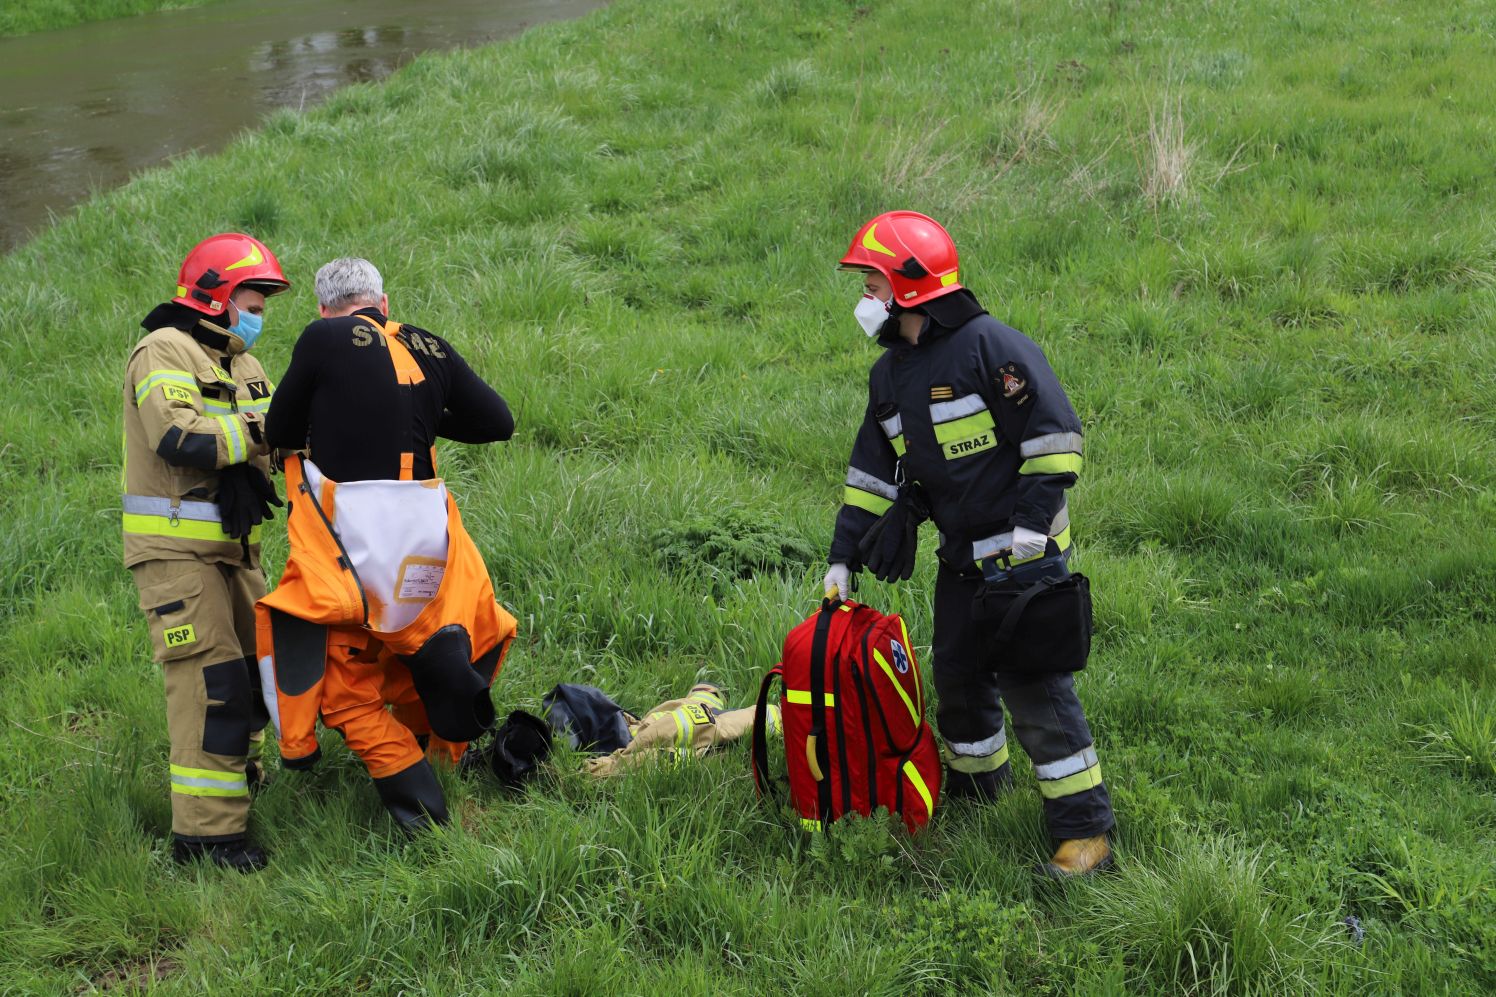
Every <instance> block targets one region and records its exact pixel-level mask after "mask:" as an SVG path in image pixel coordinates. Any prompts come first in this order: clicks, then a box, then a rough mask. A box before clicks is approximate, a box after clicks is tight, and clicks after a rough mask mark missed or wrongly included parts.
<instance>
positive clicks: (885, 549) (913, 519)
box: [857, 484, 930, 582]
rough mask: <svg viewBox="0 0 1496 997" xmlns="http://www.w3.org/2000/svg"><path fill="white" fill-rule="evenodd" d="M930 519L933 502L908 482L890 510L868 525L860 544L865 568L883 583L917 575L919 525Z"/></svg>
mask: <svg viewBox="0 0 1496 997" xmlns="http://www.w3.org/2000/svg"><path fill="white" fill-rule="evenodd" d="M929 518H930V503H929V500H928V499H927V498H926V497H925V491H924V489H923V488H921V487H920V486H919V485H918V484H908V485H904V486H903V487H902V488H900V489H899V497H898V498H897V499H895V500H894V503H893V505H892V506H890V507H889V509H888V511H887V512H885V513H884V514H883V515H882V516H880V517H879V518H878V521H877V522H876V523H874V524H873V525H872V526H870V527H869V528H868V531H867V533H866V534H864V535H863V537H862V541H861V542H860V543H859V544H858V545H857V549H858V552H859V553H860V555H861V557H862V564H863V567H865V568H867V570H868V571H870V572H872V574H873V577H874V578H876V579H878V580H879V581H880V582H902V581H905V580H906V579H908V578H909V576H910V575H912V574H914V555H915V554H916V553H917V552H918V550H919V524H920V523H923V522H924V521H925V520H927V519H929Z"/></svg>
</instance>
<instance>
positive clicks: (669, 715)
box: [584, 683, 779, 777]
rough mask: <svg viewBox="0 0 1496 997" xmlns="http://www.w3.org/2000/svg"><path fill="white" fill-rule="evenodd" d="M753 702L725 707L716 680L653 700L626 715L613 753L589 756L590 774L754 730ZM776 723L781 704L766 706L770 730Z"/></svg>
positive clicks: (707, 746) (701, 748) (702, 749)
mask: <svg viewBox="0 0 1496 997" xmlns="http://www.w3.org/2000/svg"><path fill="white" fill-rule="evenodd" d="M753 712H754V708H753V707H751V706H748V707H744V708H743V709H741V710H729V709H727V708H726V706H725V705H724V704H723V702H722V693H721V692H720V691H719V690H718V689H717V687H716V686H714V685H707V684H705V683H702V684H699V685H694V686H692V687H691V691H690V692H689V693H687V695H686V697H685V698H684V699H670V700H666V701H665V702H663V703H661V704H660V705H659V706H656V707H655V708H654V709H652V710H650V711H649V712H648V713H646V714H644V717H643V719H638V718H635V717H629V718H628V728H629V734H630V735H631V737H632V738H633V739H632V740H631V741H629V743H628V744H627V745H625V746H624V747H622V748H619V749H618V750H616V751H614V752H612V753H611V754H607V755H602V756H600V757H598V758H589V759H587V762H586V764H585V765H584V768H585V770H586V772H587V774H588V775H594V776H600V777H601V776H614V775H623V774H624V773H626V772H628V771H629V770H630V769H633V768H636V767H638V766H639V765H640V764H642V763H644V762H647V761H649V760H650V759H651V758H660V757H671V758H684V757H685V756H686V755H693V756H696V757H698V758H699V757H700V756H702V755H705V754H706V753H707V752H709V751H711V750H713V749H714V748H718V747H720V746H722V745H724V744H727V743H729V742H731V741H736V740H737V739H738V738H740V737H742V736H744V735H745V734H751V733H752V732H753ZM778 729H779V707H777V706H770V707H769V730H770V731H771V732H772V731H777V730H778Z"/></svg>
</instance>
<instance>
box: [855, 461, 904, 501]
mask: <svg viewBox="0 0 1496 997" xmlns="http://www.w3.org/2000/svg"><path fill="white" fill-rule="evenodd" d="M847 484H848V485H850V486H851V487H853V488H861V489H862V490H863V491H865V492H872V493H873V494H874V495H881V496H883V497H884V498H886V499H888V500H889V501H890V502H892V501H893V500H894V499H896V498H898V497H899V489H898V486H897V485H890V484H889V483H888V482H886V481H884V480H883V479H882V478H875V477H873V476H872V475H871V474H868V473H867V472H866V471H863V470H859V469H858V468H855V467H849V468H847Z"/></svg>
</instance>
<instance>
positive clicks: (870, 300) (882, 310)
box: [852, 294, 888, 336]
mask: <svg viewBox="0 0 1496 997" xmlns="http://www.w3.org/2000/svg"><path fill="white" fill-rule="evenodd" d="M852 314H853V315H856V316H857V324H858V325H860V326H862V331H863V332H865V333H867V334H868V335H869V336H876V335H877V334H878V330H879V329H881V328H883V323H884V322H887V321H888V302H886V301H879V300H878V299H877V298H875V297H873V296H872V295H871V294H864V295H863V296H862V300H861V301H859V302H857V308H856V309H855V310H854V311H853V312H852Z"/></svg>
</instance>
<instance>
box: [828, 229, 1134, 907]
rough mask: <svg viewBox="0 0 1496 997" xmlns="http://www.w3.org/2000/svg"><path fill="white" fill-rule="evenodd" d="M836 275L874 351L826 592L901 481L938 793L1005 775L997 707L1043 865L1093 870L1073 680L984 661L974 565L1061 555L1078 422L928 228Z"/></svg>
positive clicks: (842, 576)
mask: <svg viewBox="0 0 1496 997" xmlns="http://www.w3.org/2000/svg"><path fill="white" fill-rule="evenodd" d="M841 265H842V268H843V269H849V270H855V271H859V272H861V273H863V274H864V276H865V285H864V290H865V291H866V294H865V295H864V297H863V299H862V301H861V302H860V303H859V304H858V305H857V307H856V309H855V312H856V316H857V319H858V322H859V324H861V325H862V327H863V330H864V331H865V332H866V333H867V334H868V335H869V336H875V337H877V340H878V343H879V345H880V346H882V347H883V348H884V351H885V352H884V353H883V355H882V356H881V357H879V358H878V360H877V362H875V363H874V364H873V368H872V372H871V375H870V378H869V396H868V406H867V411H866V414H865V416H864V418H863V421H862V426H861V428H860V429H859V430H858V433H857V439H856V442H855V443H854V445H853V448H852V459H851V462H850V467H849V469H848V472H847V481H846V488H845V491H844V504H843V505H842V507H841V510H840V512H839V513H838V515H837V520H836V531H835V537H834V539H833V541H832V544H831V551H830V557H829V558H828V560H829V561H830V563H831V569H830V571H828V572H827V574H826V579H825V589H826V591H827V594H828V595H832V594H834V593H835V592H838V591H839V592H841V593H843V594H845V593H848V592H849V581H850V575H851V572H852V571H853V570H854V568H855V567H856V566H858V565H859V564H860V562H861V551H860V549H859V544H860V543H861V542H862V540H863V538H864V536H865V535H867V534H868V533H869V529H870V528H871V527H873V526H874V524H875V523H877V522H878V521H879V519H880V517H883V516H884V514H885V513H888V512H889V510H890V508H891V507H892V506H894V504H895V500H896V499H898V498H899V496H900V486H901V485H902V486H906V487H909V486H916V487H917V488H918V489H919V490H920V491H921V497H922V500H923V501H925V502H927V504H928V515H929V517H930V518H932V519H933V520H934V521H935V524H936V526H937V527H939V530H940V538H941V539H940V549H939V564H940V567H939V573H938V576H937V579H936V583H935V634H934V648H933V650H934V678H935V688H936V691H937V693H938V695H939V700H940V704H939V709H938V713H937V721H938V726H939V729H940V733H941V737H942V740H943V742H944V745H943V753H944V755H945V761H946V768H947V792H948V793H950V794H951V795H952V796H969V797H977V798H989V797H991V796H992V795H994V794H995V793H996V792H997V791H998V790H999V789H1000V788H1002V787H1003V786H1005V785H1006V784H1008V783H1009V782H1010V781H1011V778H1012V776H1011V768H1010V766H1009V763H1008V744H1007V736H1006V732H1005V730H1004V726H1003V704H1004V703H1006V704H1007V708H1008V711H1009V712H1010V713H1011V714H1012V716H1013V728H1014V733H1015V734H1016V735H1017V737H1018V741H1019V743H1020V744H1021V745H1022V746H1023V748H1024V750H1025V751H1026V752H1027V753H1028V755H1029V757H1030V759H1032V761H1033V763H1034V771H1035V773H1036V775H1037V776H1038V779H1039V789H1040V792H1041V794H1042V796H1043V798H1044V812H1045V818H1046V821H1047V824H1048V827H1049V831H1050V834H1051V836H1052V838H1053V839H1054V840H1055V842H1056V843H1057V848H1056V851H1055V854H1054V856H1053V858H1052V859H1051V860H1050V862H1048V863H1046V864H1045V865H1044V866H1043V871H1044V872H1045V873H1046V874H1047V875H1050V876H1054V877H1058V878H1065V877H1070V876H1077V875H1085V874H1088V873H1091V872H1094V871H1096V870H1098V869H1101V868H1104V867H1106V866H1108V865H1110V864H1111V861H1112V855H1111V849H1110V846H1109V844H1108V840H1107V833H1108V831H1110V829H1111V827H1112V824H1113V817H1112V808H1111V801H1110V798H1109V797H1108V794H1107V790H1106V785H1105V784H1104V783H1103V782H1102V780H1101V768H1100V765H1099V763H1098V761H1097V758H1096V751H1095V747H1094V745H1093V743H1092V739H1091V732H1090V729H1089V728H1088V727H1087V725H1086V719H1085V714H1084V713H1083V712H1082V710H1081V705H1080V701H1079V699H1077V698H1076V694H1075V686H1074V677H1073V674H1072V673H1070V672H1068V671H1065V672H1053V671H1046V670H1045V669H1044V668H1043V667H1042V663H1038V662H1035V663H1032V664H1033V667H1028V666H1029V665H1030V663H1028V662H1023V661H1014V660H1011V656H1007V657H1008V660H995V659H997V658H1000V657H1004V655H1001V654H999V653H997V652H996V651H995V649H994V640H993V637H994V634H995V632H996V629H997V624H996V623H995V622H992V621H987V620H980V619H977V618H975V617H974V616H973V613H972V606H973V599H974V598H975V597H976V596H977V594H978V592H979V590H980V589H981V588H982V585H983V572H982V564H983V562H984V561H988V560H989V559H992V558H1002V559H1003V563H1005V564H1010V565H1011V564H1022V563H1025V562H1031V561H1036V560H1038V559H1040V558H1044V557H1046V556H1047V557H1060V558H1061V559H1062V560H1064V561H1068V556H1069V549H1070V526H1069V513H1068V511H1067V509H1066V504H1065V490H1066V489H1067V488H1069V487H1070V486H1071V485H1073V484H1074V483H1075V480H1076V476H1077V474H1078V473H1079V472H1080V469H1081V452H1082V441H1081V426H1080V421H1079V419H1078V418H1077V417H1076V414H1075V410H1074V409H1073V408H1072V407H1071V405H1070V401H1069V399H1067V398H1066V396H1065V392H1064V389H1063V388H1061V387H1060V383H1059V381H1058V379H1057V378H1056V377H1055V374H1054V372H1053V370H1051V369H1050V366H1049V363H1048V361H1047V360H1046V359H1045V357H1044V354H1043V352H1041V351H1040V349H1039V347H1038V346H1036V345H1035V344H1034V343H1033V342H1032V341H1031V340H1030V339H1028V338H1027V337H1026V336H1024V335H1023V334H1021V333H1019V332H1017V331H1015V330H1013V329H1010V328H1008V327H1007V326H1006V325H1003V324H1002V323H1001V322H999V321H997V320H996V319H994V318H992V317H991V316H990V315H988V314H987V312H986V311H985V310H984V309H983V308H982V306H981V305H980V304H979V303H978V302H977V299H976V298H975V296H973V295H972V293H971V292H970V291H968V290H966V289H965V288H963V287H962V286H961V284H960V282H959V274H958V270H957V256H956V247H955V244H954V243H953V242H952V240H951V238H950V235H949V234H948V233H947V232H946V231H945V229H944V228H942V227H941V226H940V225H939V224H938V223H937V222H935V221H934V220H933V219H930V218H927V217H925V216H924V215H920V214H917V213H915V212H912V211H893V212H888V213H885V214H882V215H879V216H878V217H876V218H874V219H872V220H871V221H869V222H868V223H867V224H865V225H864V226H863V227H862V228H861V229H860V230H859V231H858V232H857V235H856V236H855V237H854V239H853V240H852V245H851V247H850V248H849V249H848V251H847V254H846V256H845V257H843V259H842V261H841ZM911 522H916V523H917V520H912V521H911ZM911 530H912V527H911ZM911 536H912V534H911ZM910 547H911V549H910V550H909V553H908V556H909V559H910V560H909V564H910V565H912V556H913V551H912V540H911V543H910ZM989 563H990V561H989ZM906 570H907V569H906ZM903 577H907V574H904V575H903ZM1016 653H1019V654H1021V651H1019V652H1016Z"/></svg>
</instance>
